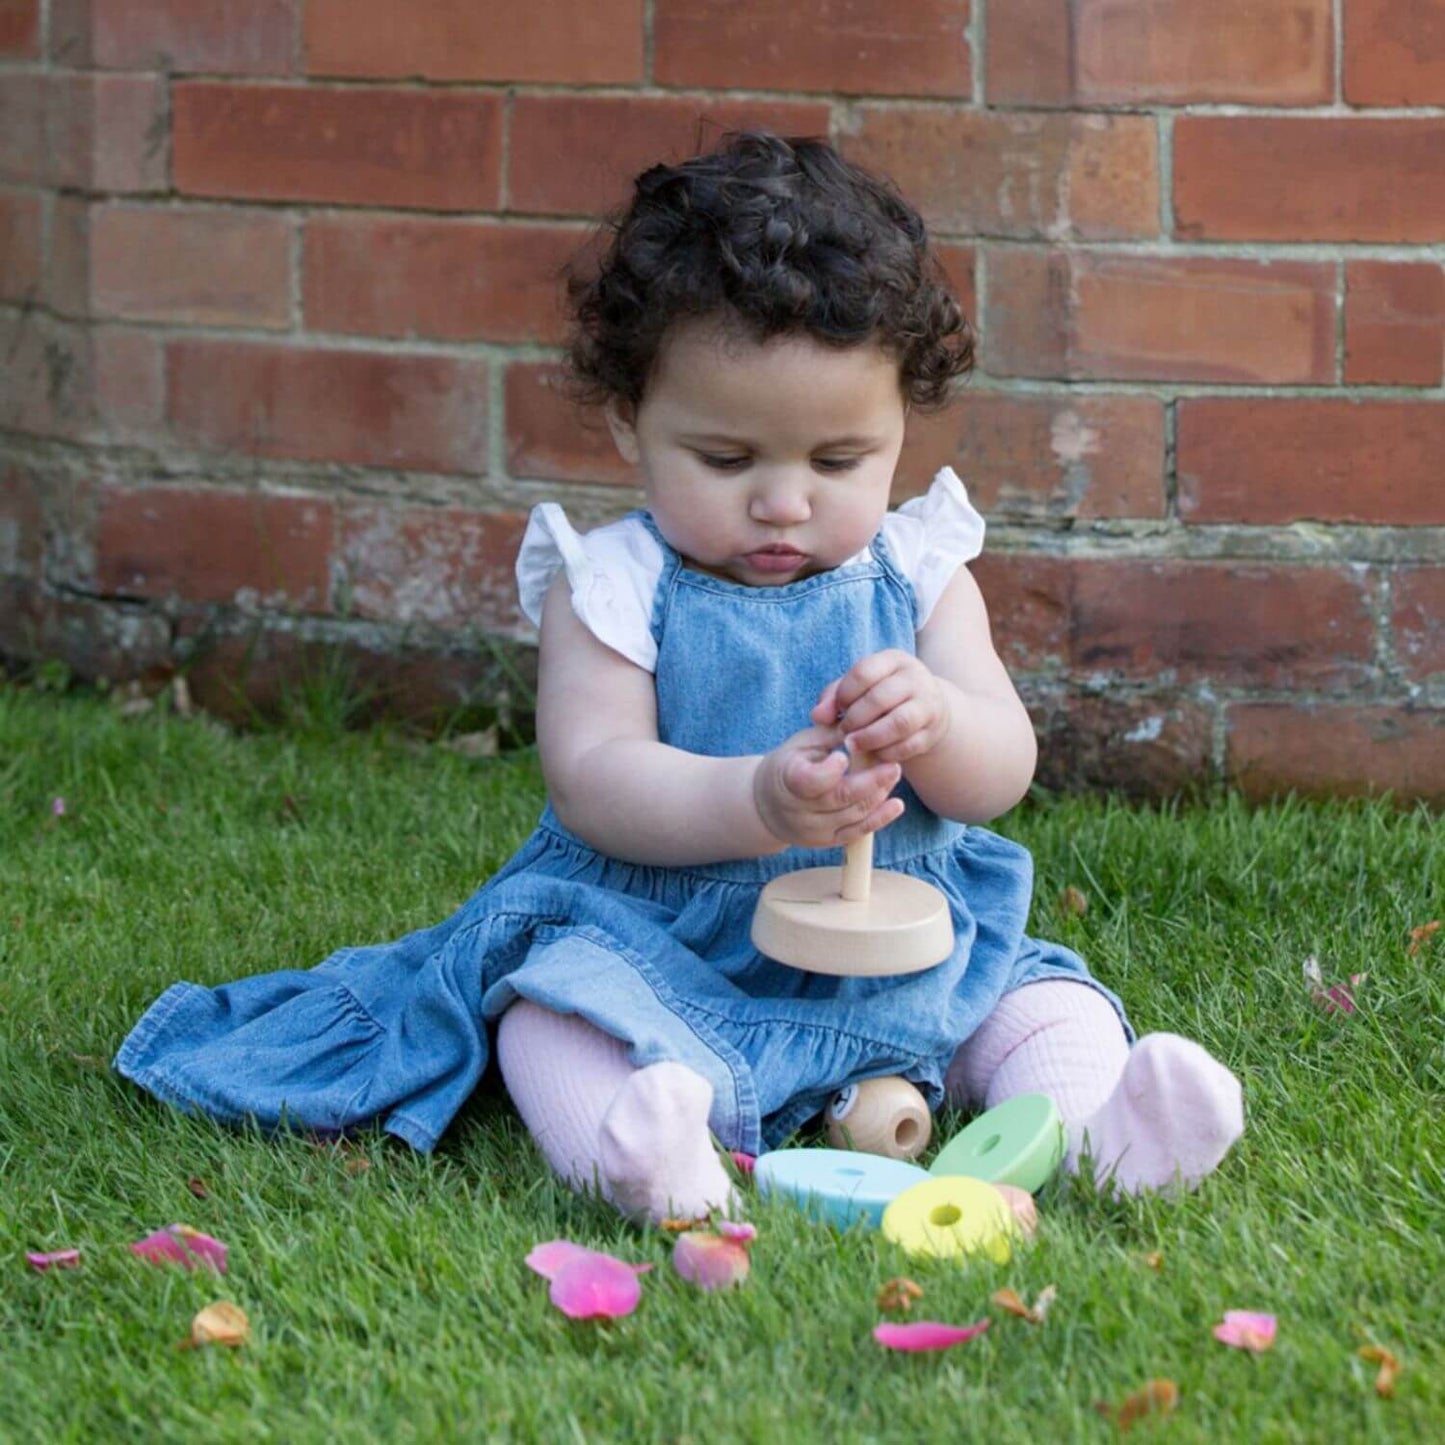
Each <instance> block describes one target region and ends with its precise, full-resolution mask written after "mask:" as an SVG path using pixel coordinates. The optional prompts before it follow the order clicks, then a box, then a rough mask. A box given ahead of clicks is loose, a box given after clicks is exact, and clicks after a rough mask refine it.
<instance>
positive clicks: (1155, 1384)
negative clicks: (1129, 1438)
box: [1094, 1380, 1179, 1435]
mask: <svg viewBox="0 0 1445 1445" xmlns="http://www.w3.org/2000/svg"><path fill="white" fill-rule="evenodd" d="M1178 1404H1179V1386H1178V1385H1176V1384H1175V1383H1174V1381H1173V1380H1146V1381H1145V1382H1144V1383H1143V1384H1142V1385H1141V1386H1140V1387H1139V1388H1138V1389H1137V1390H1135V1391H1133V1392H1132V1393H1130V1394H1128V1395H1125V1396H1124V1398H1123V1399H1122V1400H1121V1401H1120V1402H1119V1404H1118V1405H1117V1406H1115V1405H1111V1404H1109V1402H1108V1401H1107V1400H1096V1401H1095V1402H1094V1408H1095V1409H1096V1410H1097V1411H1098V1412H1099V1413H1100V1414H1101V1415H1102V1416H1104V1418H1105V1419H1106V1420H1112V1421H1113V1422H1114V1424H1115V1425H1116V1426H1117V1427H1118V1430H1119V1433H1120V1434H1121V1435H1127V1434H1128V1433H1129V1431H1130V1430H1132V1429H1133V1428H1134V1426H1135V1425H1137V1424H1138V1423H1139V1421H1140V1420H1142V1419H1143V1418H1144V1417H1145V1416H1146V1415H1168V1414H1170V1413H1172V1412H1173V1410H1174V1408H1175V1407H1176V1406H1177V1405H1178Z"/></svg>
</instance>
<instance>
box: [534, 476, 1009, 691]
mask: <svg viewBox="0 0 1445 1445" xmlns="http://www.w3.org/2000/svg"><path fill="white" fill-rule="evenodd" d="M983 533H984V521H983V518H982V517H981V516H980V515H979V514H978V512H977V511H976V510H975V509H974V506H973V503H972V502H970V501H969V500H968V492H967V490H966V489H965V488H964V485H963V483H962V482H961V481H959V479H958V476H957V474H956V473H955V472H954V470H953V468H952V467H944V468H943V470H942V471H940V472H939V473H938V475H937V476H935V477H934V479H933V481H932V483H931V484H930V486H929V488H928V490H927V491H926V492H925V493H924V494H923V495H922V496H921V497H914V498H912V499H911V500H910V501H907V502H904V503H903V505H902V506H901V507H899V508H898V509H897V511H893V512H889V513H887V514H886V515H885V516H884V518H883V536H884V538H885V540H886V541H887V543H888V550H889V551H890V552H891V553H892V554H893V559H894V561H895V562H896V563H897V564H898V569H899V571H900V572H902V574H903V575H904V576H905V577H906V578H907V579H908V581H909V582H910V583H911V584H912V586H913V593H914V596H915V597H916V599H917V602H918V626H919V627H922V626H923V624H924V623H925V622H927V621H928V618H929V614H930V613H931V612H932V611H933V606H934V603H936V602H937V601H938V599H939V598H940V597H941V596H942V595H943V590H944V588H945V587H947V586H948V583H949V580H950V579H951V578H952V576H953V574H954V573H955V572H956V571H957V570H958V569H959V568H960V567H961V566H962V565H963V564H964V563H965V562H971V561H972V560H973V559H974V558H975V557H977V556H978V554H979V553H980V552H982V551H983ZM872 555H873V554H872V552H871V551H870V550H869V548H867V547H865V548H864V549H863V550H862V551H861V552H859V553H858V555H857V556H856V557H850V558H849V559H848V561H849V562H866V561H868V560H870V559H871V557H872ZM665 560H666V559H665V558H664V556H663V553H662V548H661V547H660V546H659V545H658V543H657V540H656V538H654V537H653V535H652V533H651V532H649V531H648V530H647V528H646V527H645V526H644V525H643V524H642V522H641V521H640V520H639V519H638V518H637V517H624V518H623V519H622V520H621V521H620V522H612V523H609V524H608V525H607V526H605V527H598V528H597V529H596V530H595V531H591V532H585V533H582V532H578V531H577V530H576V529H575V528H574V527H573V526H572V524H571V522H569V521H568V520H567V514H566V513H565V512H564V511H563V510H562V508H561V507H559V506H558V505H557V503H556V502H543V503H541V504H540V505H539V506H536V507H533V508H532V515H531V517H530V518H528V521H527V531H526V533H525V535H524V536H523V537H522V550H521V551H520V553H519V554H518V556H517V589H518V591H519V592H520V594H521V601H522V611H523V613H525V614H526V616H527V618H528V619H529V620H530V621H531V622H532V623H533V624H534V625H535V626H540V625H541V622H542V602H543V599H544V598H545V597H546V595H547V589H548V588H549V587H550V586H551V585H552V579H553V578H554V577H555V576H556V575H557V573H558V571H559V570H561V569H564V568H565V569H566V572H567V580H568V582H569V583H570V584H571V587H572V610H573V612H575V613H576V614H577V616H578V617H579V618H580V619H581V621H582V623H583V624H584V626H586V628H587V629H588V631H590V632H591V633H592V635H593V636H594V637H596V638H597V639H598V640H599V641H600V642H605V643H606V644H607V646H608V647H610V648H612V649H613V651H614V652H620V653H621V654H622V655H623V657H625V658H627V659H628V660H629V661H630V662H635V663H636V664H637V665H638V666H639V667H642V668H646V669H647V671H648V672H653V671H655V670H656V668H657V643H656V642H654V641H653V637H652V601H653V596H654V594H655V593H656V591H657V583H658V579H659V578H660V577H661V576H662V568H663V564H664V562H665ZM844 565H845V566H846V565H847V564H846V563H845V564H844Z"/></svg>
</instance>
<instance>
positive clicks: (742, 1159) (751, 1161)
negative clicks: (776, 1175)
mask: <svg viewBox="0 0 1445 1445" xmlns="http://www.w3.org/2000/svg"><path fill="white" fill-rule="evenodd" d="M728 1157H729V1158H730V1159H731V1160H732V1161H733V1163H734V1164H736V1165H737V1167H738V1173H739V1174H751V1173H752V1172H753V1168H754V1166H755V1165H756V1164H757V1162H758V1156H757V1155H756V1154H744V1153H743V1151H742V1150H741V1149H730V1150H728Z"/></svg>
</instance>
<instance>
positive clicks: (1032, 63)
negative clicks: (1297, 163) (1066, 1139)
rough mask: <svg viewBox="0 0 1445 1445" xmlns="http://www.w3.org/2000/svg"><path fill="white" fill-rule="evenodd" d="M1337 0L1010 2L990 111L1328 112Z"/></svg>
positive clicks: (994, 18) (1000, 19) (991, 71)
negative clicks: (1135, 107) (1165, 108)
mask: <svg viewBox="0 0 1445 1445" xmlns="http://www.w3.org/2000/svg"><path fill="white" fill-rule="evenodd" d="M1332 37H1333V32H1332V27H1331V22H1330V0H1274V3H1272V4H1269V5H1261V4H1260V3H1259V0H1006V3H1005V4H1002V5H994V6H992V7H990V10H989V16H988V54H987V72H986V76H985V88H986V90H987V94H988V101H989V104H990V105H1110V104H1114V105H1132V104H1140V103H1145V102H1153V103H1162V104H1165V105H1191V104H1200V103H1207V102H1211V101H1216V102H1217V101H1236V102H1239V103H1242V104H1246V105H1320V104H1324V103H1325V102H1327V101H1329V100H1330V99H1332V97H1333V95H1334V46H1333V38H1332Z"/></svg>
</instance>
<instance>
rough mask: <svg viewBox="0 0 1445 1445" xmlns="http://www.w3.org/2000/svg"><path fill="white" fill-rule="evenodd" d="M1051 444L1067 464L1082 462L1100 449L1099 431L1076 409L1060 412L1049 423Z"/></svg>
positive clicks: (1055, 453) (1056, 453) (1057, 455)
mask: <svg viewBox="0 0 1445 1445" xmlns="http://www.w3.org/2000/svg"><path fill="white" fill-rule="evenodd" d="M1049 445H1050V446H1051V447H1052V448H1053V449H1054V455H1055V456H1056V457H1058V459H1059V460H1060V461H1061V462H1062V463H1063V464H1064V465H1065V466H1068V465H1069V464H1070V463H1072V462H1081V461H1083V460H1084V458H1085V457H1088V456H1092V455H1093V454H1094V453H1095V452H1097V451H1098V450H1099V432H1098V429H1097V428H1096V427H1091V426H1088V425H1086V424H1085V422H1084V419H1083V418H1082V417H1081V416H1080V415H1079V414H1078V412H1076V411H1061V412H1058V413H1057V414H1056V415H1055V417H1054V419H1053V421H1052V422H1051V423H1050V424H1049Z"/></svg>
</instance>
